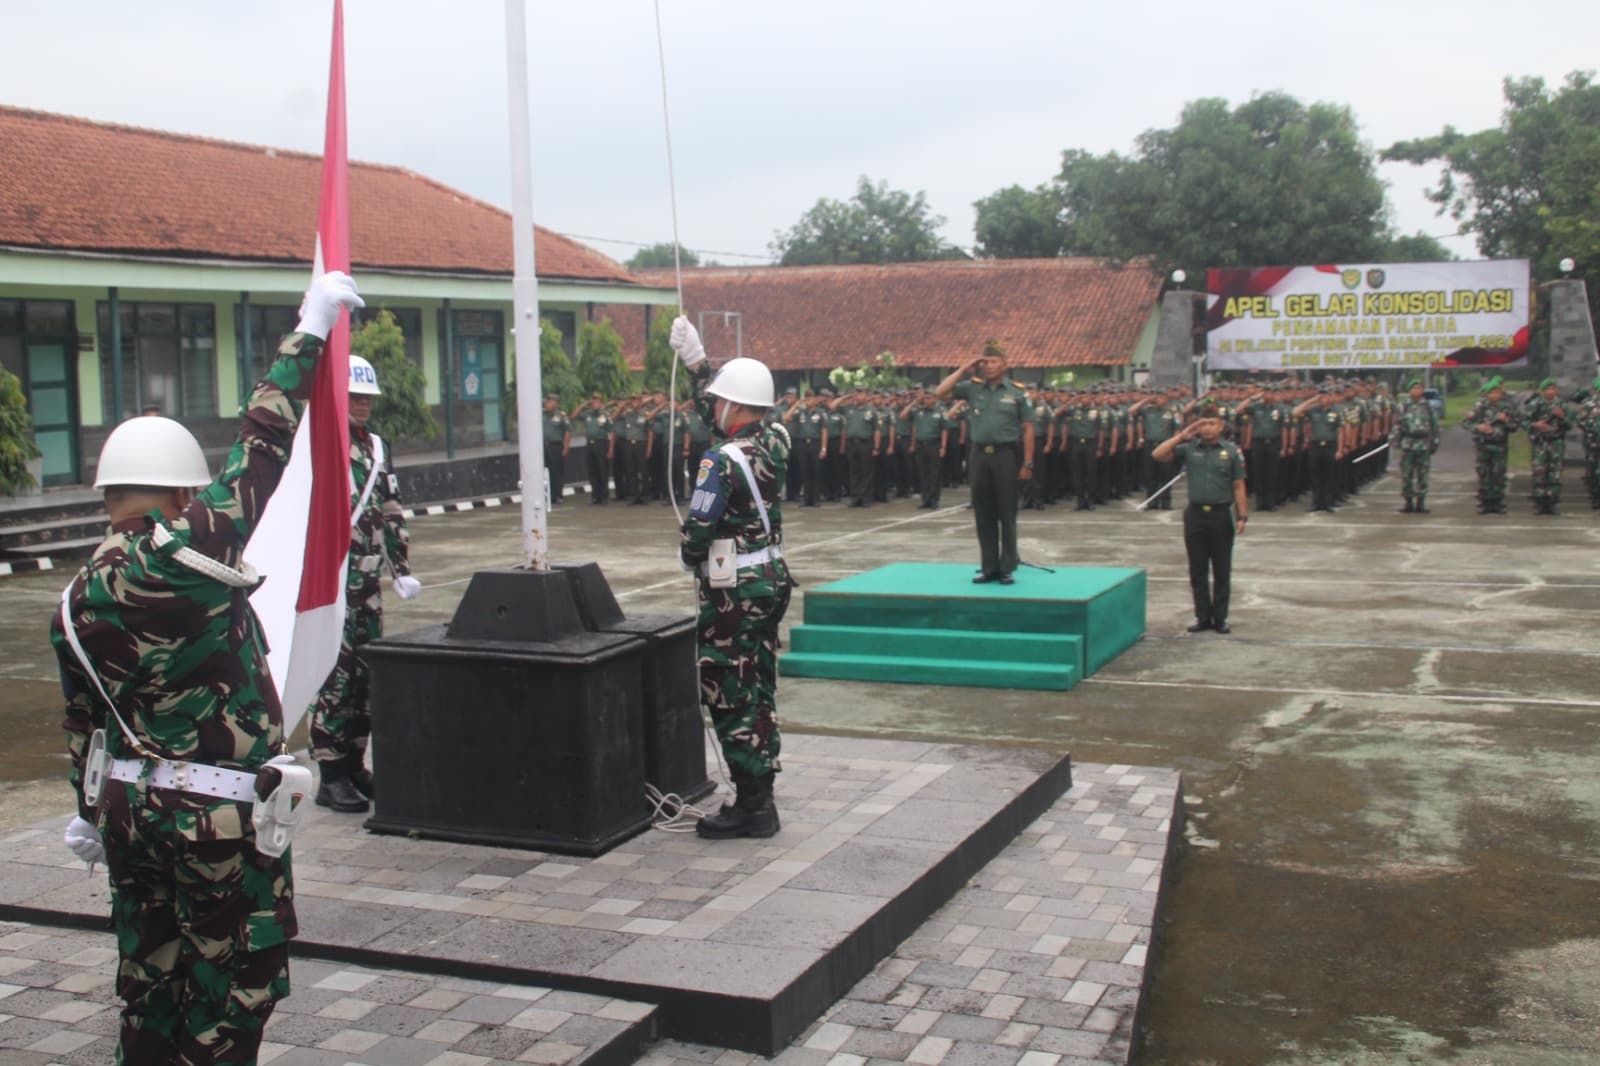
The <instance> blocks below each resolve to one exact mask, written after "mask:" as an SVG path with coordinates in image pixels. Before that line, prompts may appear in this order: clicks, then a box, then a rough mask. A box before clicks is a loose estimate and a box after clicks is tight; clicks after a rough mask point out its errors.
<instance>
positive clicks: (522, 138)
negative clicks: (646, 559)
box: [506, 0, 550, 570]
mask: <svg viewBox="0 0 1600 1066" xmlns="http://www.w3.org/2000/svg"><path fill="white" fill-rule="evenodd" d="M506 82H507V84H508V86H509V89H510V93H511V108H510V110H511V250H512V259H513V268H512V269H513V273H512V276H511V297H512V306H513V308H514V310H513V312H512V314H513V319H512V321H513V323H514V324H513V325H512V335H513V337H514V338H515V343H516V346H517V362H516V366H517V423H518V428H517V441H518V444H517V457H518V461H519V462H520V464H521V466H522V556H523V561H524V562H525V564H526V565H527V566H529V567H531V568H532V569H534V570H549V569H550V560H549V558H548V550H549V527H548V525H547V519H548V513H547V511H546V503H545V491H546V490H545V478H544V428H543V421H542V420H543V410H544V403H543V389H542V387H541V382H540V379H539V279H538V278H537V277H536V276H535V275H534V263H533V147H532V145H531V143H530V139H531V138H530V134H529V107H528V18H527V12H526V10H525V8H524V4H523V0H506Z"/></svg>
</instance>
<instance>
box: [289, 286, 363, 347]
mask: <svg viewBox="0 0 1600 1066" xmlns="http://www.w3.org/2000/svg"><path fill="white" fill-rule="evenodd" d="M365 306H367V302H366V301H365V300H363V299H362V298H361V294H360V293H358V292H356V281H355V279H354V278H352V277H351V276H350V275H349V274H346V273H345V272H344V271H342V270H330V271H328V272H327V273H326V274H324V275H322V277H320V278H318V279H317V280H316V281H313V282H312V283H311V288H309V289H307V290H306V298H305V299H304V300H302V301H300V324H299V325H298V326H296V327H295V332H296V333H309V334H311V335H312V336H313V337H319V338H321V339H322V340H327V339H328V334H330V333H332V332H333V324H334V323H335V322H337V321H339V313H340V312H341V311H346V310H354V309H355V308H357V307H365Z"/></svg>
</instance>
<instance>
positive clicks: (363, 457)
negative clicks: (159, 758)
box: [311, 355, 421, 814]
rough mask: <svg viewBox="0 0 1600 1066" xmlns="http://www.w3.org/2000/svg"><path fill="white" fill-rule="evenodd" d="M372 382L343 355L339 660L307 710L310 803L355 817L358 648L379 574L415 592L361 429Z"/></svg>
mask: <svg viewBox="0 0 1600 1066" xmlns="http://www.w3.org/2000/svg"><path fill="white" fill-rule="evenodd" d="M378 394H379V393H378V379H377V376H376V375H375V374H373V371H372V367H371V366H370V365H369V364H368V363H367V361H366V360H365V359H362V358H361V357H360V356H356V355H352V356H351V357H350V512H351V522H350V563H349V570H348V573H347V574H346V577H345V587H344V596H345V610H344V635H343V637H342V638H341V639H340V641H339V661H338V662H337V663H336V664H335V665H334V668H333V673H332V674H330V675H328V680H327V681H326V682H324V683H323V686H322V691H320V692H318V693H317V700H316V702H315V703H313V704H312V705H311V758H312V759H313V760H315V761H316V764H317V769H318V771H319V772H320V775H321V783H320V784H319V785H318V787H317V804H318V806H322V807H332V808H333V809H334V810H336V811H344V812H346V813H352V814H354V813H360V812H361V811H364V810H366V809H367V807H368V803H367V801H368V800H369V799H370V798H371V797H372V796H373V795H374V792H373V783H372V772H371V771H370V770H368V769H367V765H366V757H367V739H368V738H369V737H370V736H371V735H372V708H371V707H370V705H369V696H370V686H371V680H370V677H369V674H368V671H367V664H366V662H365V661H364V660H363V659H362V658H361V656H360V654H359V649H360V648H361V646H362V645H364V644H368V643H370V642H371V641H374V640H377V639H378V638H379V637H381V636H383V585H382V577H383V568H384V565H385V563H386V562H387V564H388V566H389V569H390V570H391V571H392V572H393V574H394V588H395V592H397V593H398V594H399V595H400V598H401V599H405V600H409V599H411V597H413V596H415V595H416V594H417V593H418V592H419V591H420V590H421V585H420V584H419V583H418V581H417V579H416V578H414V577H412V576H410V575H411V567H410V562H409V547H410V538H409V536H408V535H407V533H406V516H405V511H404V510H403V509H402V508H401V506H400V487H399V484H398V483H397V482H396V480H395V477H394V475H393V474H392V473H390V472H389V471H388V470H387V469H386V468H385V460H386V458H387V456H386V455H385V454H384V446H383V440H382V438H380V437H379V436H378V435H377V434H376V433H373V432H371V431H369V430H368V429H367V421H368V420H369V419H370V418H371V417H372V404H373V400H374V398H375V397H376V396H377V395H378Z"/></svg>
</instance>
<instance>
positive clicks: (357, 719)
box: [311, 571, 383, 762]
mask: <svg viewBox="0 0 1600 1066" xmlns="http://www.w3.org/2000/svg"><path fill="white" fill-rule="evenodd" d="M362 577H363V578H366V579H367V580H366V581H364V582H363V583H362V585H361V588H360V590H359V591H357V590H356V589H354V588H350V589H347V590H346V594H345V611H344V634H343V636H341V637H340V638H339V659H338V661H337V662H336V663H334V667H333V673H332V674H330V675H329V676H328V680H327V681H325V682H324V683H323V685H322V690H321V691H320V692H318V693H317V702H315V703H313V704H312V705H311V757H312V758H313V759H315V760H316V761H317V762H334V761H337V760H339V759H343V758H346V757H347V756H348V757H353V758H356V759H360V758H363V757H365V755H366V753H367V740H368V738H370V737H371V736H372V705H371V701H370V699H369V695H370V693H371V675H370V674H369V672H368V671H367V664H366V663H365V662H363V661H362V659H361V656H359V655H357V654H356V649H358V648H360V647H361V646H362V645H363V644H366V643H367V642H368V641H373V640H377V639H378V638H379V637H381V636H383V585H382V583H381V581H380V580H379V579H378V575H377V573H376V571H374V572H373V573H371V574H364V575H362Z"/></svg>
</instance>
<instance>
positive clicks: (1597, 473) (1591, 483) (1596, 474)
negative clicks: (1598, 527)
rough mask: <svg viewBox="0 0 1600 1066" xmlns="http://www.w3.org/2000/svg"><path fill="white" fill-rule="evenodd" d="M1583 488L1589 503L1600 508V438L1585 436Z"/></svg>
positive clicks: (1586, 434)
mask: <svg viewBox="0 0 1600 1066" xmlns="http://www.w3.org/2000/svg"><path fill="white" fill-rule="evenodd" d="M1583 487H1584V488H1585V489H1586V490H1587V491H1588V493H1589V502H1590V503H1591V504H1593V505H1594V506H1596V507H1600V438H1597V437H1594V436H1591V435H1590V434H1588V433H1585V434H1584V435H1583Z"/></svg>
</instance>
